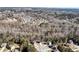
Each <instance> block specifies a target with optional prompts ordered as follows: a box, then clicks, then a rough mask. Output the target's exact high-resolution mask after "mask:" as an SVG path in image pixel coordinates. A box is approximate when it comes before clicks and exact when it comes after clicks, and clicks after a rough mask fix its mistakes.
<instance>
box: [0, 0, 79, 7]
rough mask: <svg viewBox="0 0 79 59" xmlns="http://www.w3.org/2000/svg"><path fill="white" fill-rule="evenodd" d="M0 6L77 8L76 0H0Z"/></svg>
mask: <svg viewBox="0 0 79 59" xmlns="http://www.w3.org/2000/svg"><path fill="white" fill-rule="evenodd" d="M0 7H59V8H79V1H78V0H0Z"/></svg>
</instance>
